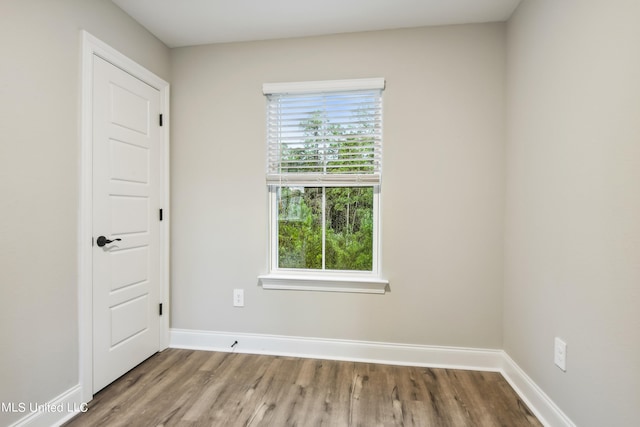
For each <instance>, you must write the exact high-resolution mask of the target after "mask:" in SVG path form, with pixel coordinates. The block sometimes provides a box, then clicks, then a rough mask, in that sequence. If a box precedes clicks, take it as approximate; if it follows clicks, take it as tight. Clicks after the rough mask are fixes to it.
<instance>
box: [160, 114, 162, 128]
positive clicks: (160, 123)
mask: <svg viewBox="0 0 640 427" xmlns="http://www.w3.org/2000/svg"><path fill="white" fill-rule="evenodd" d="M160 126H162V114H160Z"/></svg>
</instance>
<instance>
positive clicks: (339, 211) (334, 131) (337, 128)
mask: <svg viewBox="0 0 640 427" xmlns="http://www.w3.org/2000/svg"><path fill="white" fill-rule="evenodd" d="M383 88H384V80H383V79H358V80H339V81H324V82H306V83H278V84H265V85H264V87H263V91H264V93H265V95H266V96H267V171H266V181H267V186H268V189H269V205H270V221H269V227H270V248H271V249H270V252H271V253H270V273H269V274H268V275H264V276H261V277H260V279H261V282H262V286H263V287H264V288H277V289H313V290H337V291H350V292H377V293H383V292H384V290H385V287H386V284H387V282H386V281H384V280H381V279H380V278H379V250H378V241H379V238H378V237H379V228H380V220H379V214H378V211H379V208H378V207H379V203H380V184H381V171H382V90H383Z"/></svg>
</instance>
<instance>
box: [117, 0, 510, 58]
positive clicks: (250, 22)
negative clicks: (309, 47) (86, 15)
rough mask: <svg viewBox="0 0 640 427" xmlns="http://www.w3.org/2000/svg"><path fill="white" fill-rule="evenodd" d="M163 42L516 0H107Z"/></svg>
mask: <svg viewBox="0 0 640 427" xmlns="http://www.w3.org/2000/svg"><path fill="white" fill-rule="evenodd" d="M112 1H113V2H114V3H115V4H117V5H118V6H120V8H122V9H123V10H124V11H125V12H126V13H128V14H129V15H130V16H131V17H133V18H134V19H135V20H136V21H138V22H139V23H140V24H142V25H143V26H144V27H146V28H147V29H148V30H149V31H151V32H152V33H153V34H154V35H155V36H156V37H158V38H159V39H160V40H162V41H163V42H164V43H165V44H166V45H167V46H169V47H180V46H192V45H199V44H208V43H225V42H236V41H248V40H267V39H277V38H289V37H302V36H314V35H323V34H338V33H350V32H357V31H374V30H386V29H393V28H409V27H421V26H427V25H449V24H467V23H479V22H494V21H506V20H507V19H509V17H510V16H511V14H512V13H513V11H514V10H515V8H516V7H517V6H518V4H519V3H520V1H521V0H112Z"/></svg>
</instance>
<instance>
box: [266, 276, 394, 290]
mask: <svg viewBox="0 0 640 427" xmlns="http://www.w3.org/2000/svg"><path fill="white" fill-rule="evenodd" d="M258 280H259V281H260V284H261V285H262V288H263V289H280V290H295V291H320V292H351V293H361V294H384V293H385V292H386V290H387V286H388V285H389V281H388V280H383V279H379V278H377V277H362V276H348V275H335V276H333V275H326V276H325V275H310V274H304V275H301V274H285V273H272V274H265V275H262V276H258Z"/></svg>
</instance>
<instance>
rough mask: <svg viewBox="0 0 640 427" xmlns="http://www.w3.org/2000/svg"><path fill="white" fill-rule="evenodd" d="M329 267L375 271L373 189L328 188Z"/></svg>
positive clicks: (327, 242) (327, 231)
mask: <svg viewBox="0 0 640 427" xmlns="http://www.w3.org/2000/svg"><path fill="white" fill-rule="evenodd" d="M325 209H326V210H325V215H326V223H327V225H326V250H325V252H326V261H325V264H326V268H327V269H328V270H358V271H371V270H372V268H373V187H334V188H326V208H325Z"/></svg>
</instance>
